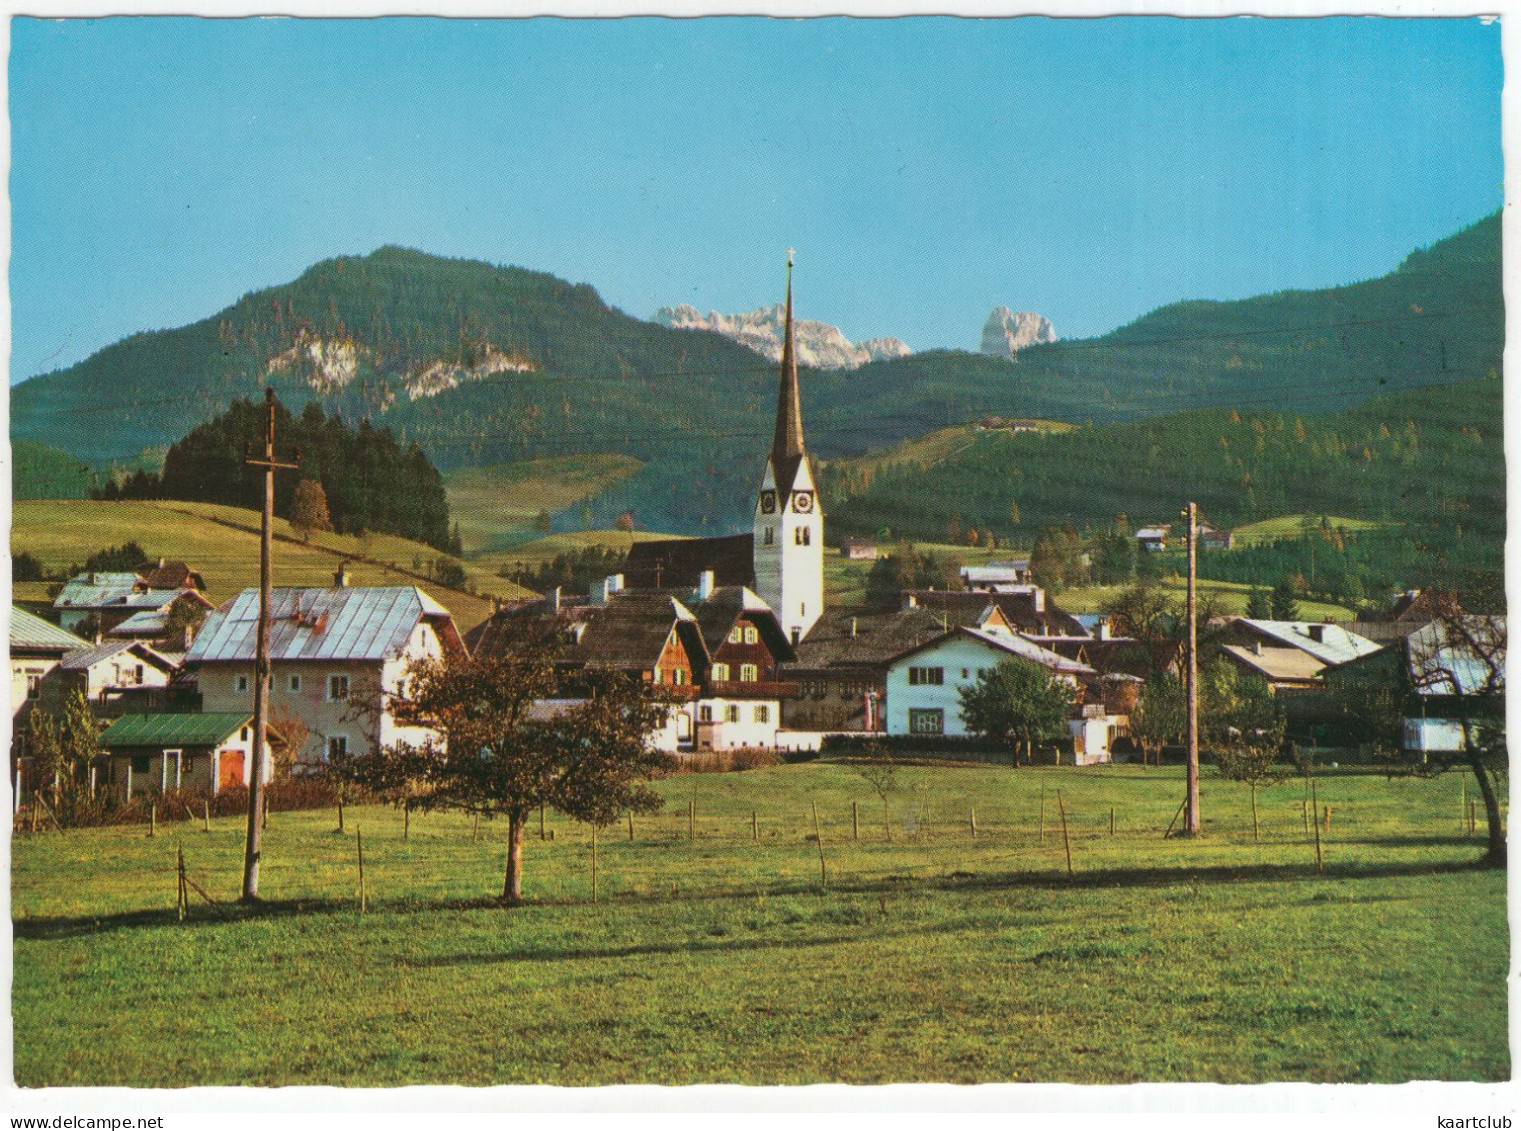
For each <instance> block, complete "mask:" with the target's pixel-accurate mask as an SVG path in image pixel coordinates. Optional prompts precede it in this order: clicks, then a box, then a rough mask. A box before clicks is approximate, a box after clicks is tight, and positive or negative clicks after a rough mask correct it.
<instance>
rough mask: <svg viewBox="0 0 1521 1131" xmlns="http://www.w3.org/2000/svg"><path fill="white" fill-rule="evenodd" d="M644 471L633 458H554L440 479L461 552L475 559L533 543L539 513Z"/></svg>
mask: <svg viewBox="0 0 1521 1131" xmlns="http://www.w3.org/2000/svg"><path fill="white" fill-rule="evenodd" d="M643 466H644V465H643V464H642V463H640V462H639V461H638V460H637V459H634V458H633V457H632V456H618V455H584V456H556V457H554V458H551V459H533V460H521V461H518V462H514V463H499V464H493V465H491V466H489V467H466V468H462V469H460V470H459V471H451V472H450V473H449V474H448V475H446V476H444V486H445V489H446V490H447V492H448V495H449V513H450V516H451V517H452V518H453V519H454V521H455V522H456V523H458V524H459V533H460V540H461V541H462V542H463V543H464V547H465V553H466V554H470V555H474V554H478V553H485V552H488V551H491V550H500V549H505V548H507V547H509V546H511V545H512V543H513V542H514V541H523V540H527V539H530V538H532V537H533V534H531V533H530V531H531V530H532V528H533V521H534V518H535V516H537V515H538V513H539V511H541V510H547V511H549V512H550V513H551V514H553V513H554V512H555V511H558V510H561V509H563V508H565V507H569V506H571V505H573V504H575V503H578V502H580V501H581V500H582V499H590V498H593V497H595V496H597V495H600V494H601V493H602V492H603V491H605V490H607V489H608V488H609V487H611V486H612V485H613V484H615V483H618V482H620V481H622V480H624V479H627V478H628V477H629V476H630V475H633V474H634V473H635V472H636V471H638V470H639V469H640V468H641V467H643Z"/></svg>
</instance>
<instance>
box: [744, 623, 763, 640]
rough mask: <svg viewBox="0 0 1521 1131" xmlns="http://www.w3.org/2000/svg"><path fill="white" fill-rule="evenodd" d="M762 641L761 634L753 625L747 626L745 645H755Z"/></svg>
mask: <svg viewBox="0 0 1521 1131" xmlns="http://www.w3.org/2000/svg"><path fill="white" fill-rule="evenodd" d="M759 640H760V633H759V632H757V631H756V630H755V626H754V625H753V624H747V625H745V643H746V644H755V643H757V642H758V641H759Z"/></svg>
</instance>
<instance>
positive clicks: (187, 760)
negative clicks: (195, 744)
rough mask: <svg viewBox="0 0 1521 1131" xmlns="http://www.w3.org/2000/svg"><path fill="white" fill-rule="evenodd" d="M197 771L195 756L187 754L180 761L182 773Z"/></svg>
mask: <svg viewBox="0 0 1521 1131" xmlns="http://www.w3.org/2000/svg"><path fill="white" fill-rule="evenodd" d="M193 769H195V755H193V754H186V755H184V756H183V757H182V758H181V759H180V772H181V773H186V774H188V773H189V772H190V771H191V770H193Z"/></svg>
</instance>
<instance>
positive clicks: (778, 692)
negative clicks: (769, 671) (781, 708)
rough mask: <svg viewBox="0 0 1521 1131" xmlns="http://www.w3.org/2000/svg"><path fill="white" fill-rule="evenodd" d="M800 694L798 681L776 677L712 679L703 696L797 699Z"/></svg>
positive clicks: (707, 684) (717, 697)
mask: <svg viewBox="0 0 1521 1131" xmlns="http://www.w3.org/2000/svg"><path fill="white" fill-rule="evenodd" d="M799 694H801V688H800V686H799V685H798V684H797V683H794V682H791V681H783V680H776V679H759V680H757V679H749V680H739V679H711V680H709V681H708V682H707V683H706V684H705V685H704V687H703V697H704V698H713V699H796V698H797V697H798V695H799Z"/></svg>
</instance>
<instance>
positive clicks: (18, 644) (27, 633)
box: [10, 605, 90, 655]
mask: <svg viewBox="0 0 1521 1131" xmlns="http://www.w3.org/2000/svg"><path fill="white" fill-rule="evenodd" d="M10 643H11V651H12V652H20V651H31V652H57V653H58V654H59V655H62V654H63V653H65V652H72V651H73V650H74V649H76V648H88V647H89V646H90V642H89V641H88V640H83V639H81V638H80V637H78V636H75V635H74V634H73V633H72V632H69V631H68V630H66V629H62V628H59V627H58V626H57V625H56V624H54V623H52V622H51V621H46V620H43V619H42V618H41V617H39V616H34V615H33V614H31V613H29V612H27V611H26V610H25V609H18V608H16V606H15V605H12V606H11V641H10Z"/></svg>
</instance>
